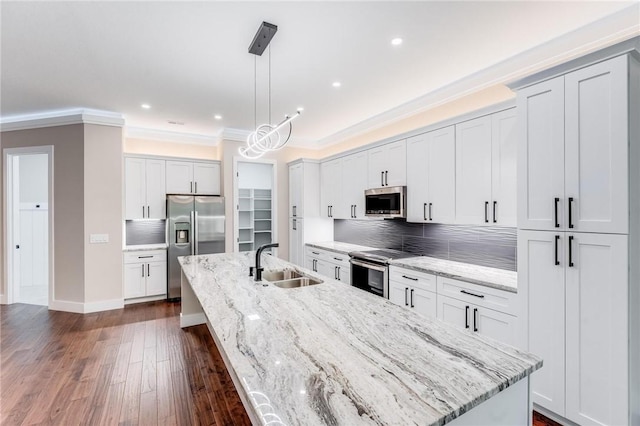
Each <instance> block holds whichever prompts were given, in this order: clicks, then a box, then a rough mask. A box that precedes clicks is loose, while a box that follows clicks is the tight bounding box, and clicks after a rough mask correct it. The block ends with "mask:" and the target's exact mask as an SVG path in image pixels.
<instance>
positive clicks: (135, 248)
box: [122, 243, 167, 251]
mask: <svg viewBox="0 0 640 426" xmlns="http://www.w3.org/2000/svg"><path fill="white" fill-rule="evenodd" d="M166 249H167V244H164V243H162V244H140V245H137V246H124V248H123V249H122V251H145V250H166Z"/></svg>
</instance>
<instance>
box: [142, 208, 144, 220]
mask: <svg viewBox="0 0 640 426" xmlns="http://www.w3.org/2000/svg"><path fill="white" fill-rule="evenodd" d="M142 218H144V206H142Z"/></svg>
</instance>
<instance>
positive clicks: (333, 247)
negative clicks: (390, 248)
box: [307, 241, 378, 254]
mask: <svg viewBox="0 0 640 426" xmlns="http://www.w3.org/2000/svg"><path fill="white" fill-rule="evenodd" d="M307 246H309V247H315V248H319V249H322V250H329V251H332V252H334V253H340V254H349V252H350V251H369V250H378V249H376V248H373V247H367V246H359V245H357V244H351V243H341V242H340V241H322V242H318V243H307Z"/></svg>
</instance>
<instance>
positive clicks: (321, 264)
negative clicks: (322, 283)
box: [316, 260, 336, 279]
mask: <svg viewBox="0 0 640 426" xmlns="http://www.w3.org/2000/svg"><path fill="white" fill-rule="evenodd" d="M316 272H318V273H319V274H320V275H324V276H325V277H327V278H331V279H335V277H336V268H335V265H334V264H332V263H329V262H325V261H324V260H318V261H317V262H316Z"/></svg>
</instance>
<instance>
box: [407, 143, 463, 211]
mask: <svg viewBox="0 0 640 426" xmlns="http://www.w3.org/2000/svg"><path fill="white" fill-rule="evenodd" d="M428 154H429V144H428V142H427V133H423V134H421V135H418V136H414V137H411V138H409V139H407V221H408V222H428V221H429V213H428V211H427V210H428V204H429V174H430V173H429V165H428V164H427V159H428ZM454 178H455V176H454ZM452 184H453V182H452Z"/></svg>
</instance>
